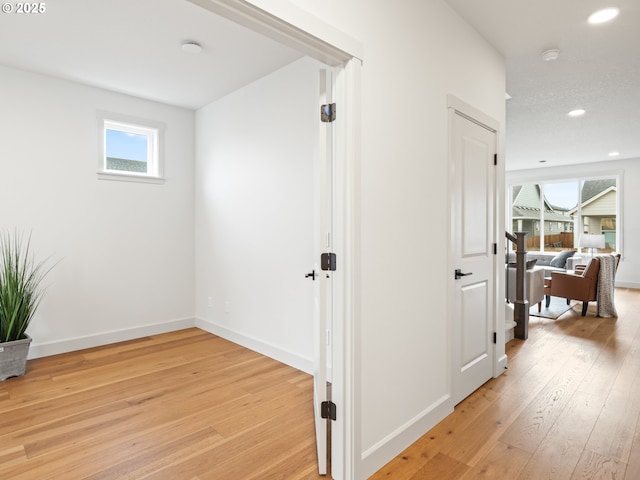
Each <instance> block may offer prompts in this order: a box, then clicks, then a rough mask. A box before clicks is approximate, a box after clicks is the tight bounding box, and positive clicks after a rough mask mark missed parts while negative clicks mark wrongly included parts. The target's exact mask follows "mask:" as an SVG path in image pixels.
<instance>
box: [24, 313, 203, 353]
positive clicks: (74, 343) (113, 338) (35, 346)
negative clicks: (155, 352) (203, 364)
mask: <svg viewBox="0 0 640 480" xmlns="http://www.w3.org/2000/svg"><path fill="white" fill-rule="evenodd" d="M194 326H195V319H194V318H183V319H179V320H171V321H168V322H162V323H154V324H150V325H142V326H139V327H133V328H127V329H122V330H114V331H111V332H102V333H97V334H95V335H87V336H84V337H75V338H67V339H64V340H56V341H53V342H46V343H37V342H35V341H34V342H32V343H31V346H30V348H29V358H40V357H48V356H49V355H57V354H59V353H67V352H73V351H76V350H82V349H85V348H93V347H99V346H101V345H108V344H110V343H116V342H124V341H127V340H134V339H136V338H142V337H146V336H148V335H158V334H160V333H167V332H174V331H176V330H183V329H185V328H191V327H194Z"/></svg>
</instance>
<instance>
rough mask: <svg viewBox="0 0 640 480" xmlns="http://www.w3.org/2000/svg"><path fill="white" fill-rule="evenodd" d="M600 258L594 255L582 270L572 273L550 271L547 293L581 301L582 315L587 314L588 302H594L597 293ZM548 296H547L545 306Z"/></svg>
mask: <svg viewBox="0 0 640 480" xmlns="http://www.w3.org/2000/svg"><path fill="white" fill-rule="evenodd" d="M599 273H600V259H599V258H598V257H594V258H593V259H592V260H591V261H590V262H589V265H587V266H586V267H585V268H584V269H583V270H581V271H580V270H578V271H576V272H574V273H569V272H552V273H551V285H550V286H549V295H550V296H553V297H562V298H566V299H567V301H569V300H580V301H581V302H582V316H583V317H584V316H585V315H586V314H587V307H588V305H589V302H595V301H596V299H597V293H598V274H599ZM549 300H550V298H549V297H547V306H548V305H549Z"/></svg>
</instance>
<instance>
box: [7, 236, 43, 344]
mask: <svg viewBox="0 0 640 480" xmlns="http://www.w3.org/2000/svg"><path fill="white" fill-rule="evenodd" d="M51 268H53V266H51V267H49V268H47V267H46V260H45V261H41V262H36V261H35V260H34V259H33V256H32V254H31V235H29V236H28V237H27V239H26V241H25V240H24V238H23V236H22V235H19V234H18V233H17V232H13V233H10V232H2V233H1V234H0V343H4V342H11V341H14V340H21V339H23V338H25V330H26V329H27V327H28V326H29V322H30V321H31V319H32V318H33V314H34V313H35V312H36V309H37V308H38V305H39V304H40V300H41V299H42V296H43V294H44V288H43V286H42V280H43V279H44V277H45V276H46V275H47V274H48V273H49V272H50V271H51Z"/></svg>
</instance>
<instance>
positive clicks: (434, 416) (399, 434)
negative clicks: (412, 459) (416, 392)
mask: <svg viewBox="0 0 640 480" xmlns="http://www.w3.org/2000/svg"><path fill="white" fill-rule="evenodd" d="M453 407H454V405H453V401H452V400H451V396H450V395H445V396H444V397H442V398H440V399H439V400H438V401H436V402H435V403H434V404H433V405H431V406H429V407H428V408H426V409H425V410H423V411H422V412H420V413H419V414H418V415H416V416H415V417H414V418H412V419H411V420H409V421H408V422H407V423H405V424H404V425H402V426H401V427H400V428H398V429H397V430H395V431H393V432H391V433H390V434H389V435H387V436H386V437H385V438H383V439H382V440H380V441H379V442H378V443H376V444H375V445H373V446H372V447H370V448H368V449H367V450H366V451H365V452H363V453H362V457H361V461H362V463H361V465H360V468H358V475H359V476H360V477H361V478H369V477H370V476H371V475H373V474H374V473H375V472H377V471H378V470H380V469H381V468H382V467H383V466H384V465H385V464H386V463H387V462H389V461H390V460H391V459H393V458H395V457H397V456H398V455H399V454H400V453H401V452H402V451H403V450H404V449H405V448H407V447H408V446H409V445H411V444H412V443H414V442H415V441H416V440H418V439H419V438H420V437H421V436H423V435H424V434H425V433H427V432H428V431H429V430H431V429H432V428H433V427H434V426H436V425H437V424H438V423H439V422H441V421H442V420H443V419H444V418H445V417H446V416H448V415H449V414H450V413H451V412H453Z"/></svg>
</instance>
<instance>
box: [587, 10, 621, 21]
mask: <svg viewBox="0 0 640 480" xmlns="http://www.w3.org/2000/svg"><path fill="white" fill-rule="evenodd" d="M619 13H620V10H619V9H617V8H615V7H611V8H603V9H602V10H598V11H597V12H594V13H592V14H591V15H589V19H588V22H589V23H591V24H592V25H597V24H599V23H605V22H608V21H610V20H613V19H614V18H616V17H617V16H618V14H619Z"/></svg>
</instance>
